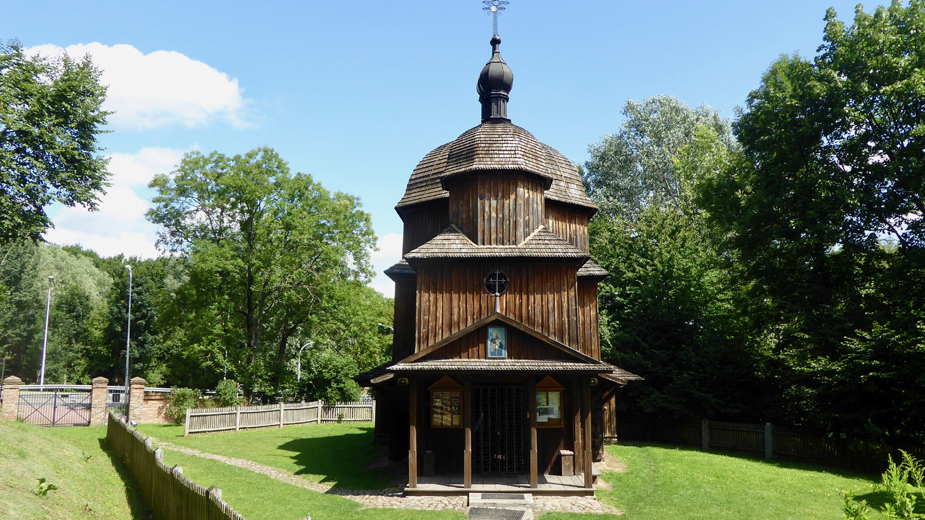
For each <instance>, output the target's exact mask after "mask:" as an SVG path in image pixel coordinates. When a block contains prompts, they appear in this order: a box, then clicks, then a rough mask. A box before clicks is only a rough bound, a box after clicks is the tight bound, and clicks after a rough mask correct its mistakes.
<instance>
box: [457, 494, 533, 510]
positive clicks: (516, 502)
mask: <svg viewBox="0 0 925 520" xmlns="http://www.w3.org/2000/svg"><path fill="white" fill-rule="evenodd" d="M532 505H533V494H531V493H469V507H475V506H487V507H492V506H496V507H504V506H511V507H518V506H520V507H530V506H532Z"/></svg>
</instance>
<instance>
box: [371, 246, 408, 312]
mask: <svg viewBox="0 0 925 520" xmlns="http://www.w3.org/2000/svg"><path fill="white" fill-rule="evenodd" d="M376 246H378V247H379V251H374V252H373V253H372V254H371V255H370V256H371V258H372V261H373V270H374V271H375V272H376V276H375V278H373V281H372V282H370V284H369V286H370V287H372V288H373V289H375V290H377V291H379V292H380V293H382V294H383V295H384V296H386V297H388V298H393V297H394V296H395V282H393V281H392V280H391V279H390V278H389V277H388V276H386V275H385V274H383V273H382V272H383V271H385V270H386V269H388V268H389V267H392V266H393V265H395V264H397V263H398V261H399V260H401V247H402V236H401V235H399V234H397V233H388V234H386V235H384V236H383V237H381V238H380V239H379V241H378V242H377V243H376Z"/></svg>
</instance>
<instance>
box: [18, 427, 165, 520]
mask: <svg viewBox="0 0 925 520" xmlns="http://www.w3.org/2000/svg"><path fill="white" fill-rule="evenodd" d="M39 478H44V479H46V484H53V485H54V486H56V487H57V489H55V490H52V491H48V492H47V494H46V495H45V496H44V497H42V496H38V494H36V491H37V490H38V479H39ZM147 513H148V510H147V508H146V507H145V506H144V503H143V500H142V499H141V497H140V496H139V495H138V494H137V493H135V483H134V480H133V479H132V477H131V475H130V473H129V472H128V471H127V470H126V469H125V467H124V466H123V465H122V464H121V462H120V461H118V460H117V458H116V457H114V456H110V452H109V447H108V445H106V428H105V427H92V428H81V427H71V428H44V427H40V426H33V425H30V424H24V423H20V422H6V421H3V422H0V518H3V519H6V518H10V519H12V518H15V519H25V520H31V519H36V520H38V519H43V520H44V519H48V518H56V519H59V518H60V519H78V518H81V519H82V518H87V519H90V518H92V519H104V520H108V519H112V520H117V519H126V518H132V519H138V520H140V519H144V518H147V516H146V515H147Z"/></svg>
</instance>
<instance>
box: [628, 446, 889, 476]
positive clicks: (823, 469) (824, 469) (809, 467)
mask: <svg viewBox="0 0 925 520" xmlns="http://www.w3.org/2000/svg"><path fill="white" fill-rule="evenodd" d="M618 445H619V446H623V447H628V448H662V449H666V450H679V451H691V452H698V453H706V454H710V455H714V456H717V457H729V458H733V459H741V460H749V461H752V462H756V463H759V464H764V465H767V466H772V467H776V468H784V469H798V470H801V471H815V472H817V473H827V474H829V475H836V476H839V477H845V478H853V479H861V480H867V481H869V482H871V483H872V484H876V483H879V482H880V475H871V474H870V473H861V472H859V471H852V470H850V469H845V468H835V467H831V466H818V465H815V464H806V463H803V462H789V461H784V460H776V459H766V458H764V457H756V456H754V455H744V454H741V453H731V452H728V451H720V450H715V451H713V450H710V451H704V450H702V449H701V448H699V447H697V446H683V445H682V446H679V445H675V444H661V443H658V442H636V441H633V442H632V443H623V442H621V443H619V444H618Z"/></svg>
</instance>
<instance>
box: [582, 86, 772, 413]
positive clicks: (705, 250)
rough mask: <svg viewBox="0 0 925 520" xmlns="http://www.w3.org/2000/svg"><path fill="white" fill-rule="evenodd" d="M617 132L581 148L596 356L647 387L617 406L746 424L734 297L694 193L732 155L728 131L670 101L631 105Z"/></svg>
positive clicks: (747, 352)
mask: <svg viewBox="0 0 925 520" xmlns="http://www.w3.org/2000/svg"><path fill="white" fill-rule="evenodd" d="M624 114H625V115H626V117H627V119H626V121H625V122H624V123H623V128H622V130H621V132H620V133H619V134H617V135H614V136H608V137H606V138H605V140H604V141H603V142H601V143H598V144H596V145H592V146H591V148H590V152H591V159H590V160H589V161H588V162H587V163H586V165H585V172H586V174H585V177H584V180H585V183H586V186H587V187H588V192H589V194H590V196H591V198H592V200H594V202H595V203H596V204H598V205H599V206H601V207H602V210H601V212H600V214H599V215H598V216H597V217H595V219H594V221H593V222H592V224H591V227H590V233H591V253H592V256H594V258H595V259H596V260H597V261H598V262H599V263H600V264H601V265H602V266H603V267H604V268H606V269H607V270H608V271H610V273H611V274H610V276H609V277H608V278H607V279H606V280H605V281H604V282H603V283H602V284H601V285H600V308H601V314H602V317H603V320H602V339H603V355H604V357H605V359H607V360H609V361H611V362H614V363H616V364H618V365H619V366H621V367H624V368H626V369H628V370H630V371H632V372H634V373H637V374H640V375H642V376H643V377H645V381H643V382H640V383H634V384H633V385H632V386H631V387H628V388H627V389H626V391H625V392H621V397H622V399H623V403H622V404H623V406H625V407H626V408H628V409H630V410H632V411H636V412H645V413H650V414H657V415H662V416H668V417H684V418H699V417H705V416H710V417H730V418H731V417H746V416H749V409H750V406H751V403H753V402H754V399H755V395H756V393H757V386H756V378H757V374H756V370H755V356H754V352H753V350H752V342H750V341H749V338H748V337H747V327H746V322H745V320H743V317H742V315H741V314H740V313H739V312H738V308H739V307H738V305H737V302H738V299H739V298H741V296H742V291H741V288H740V287H739V286H738V285H737V281H738V280H737V279H736V278H735V277H734V276H732V274H731V271H732V270H733V267H734V266H732V265H731V262H729V259H728V255H725V254H724V252H723V250H722V249H720V244H721V241H720V240H719V237H718V236H717V235H716V234H715V233H714V231H713V229H712V228H710V227H709V226H706V225H705V222H704V215H703V211H702V210H701V208H700V207H699V206H698V205H697V204H695V201H694V198H693V194H694V192H695V189H694V188H695V186H696V184H697V183H698V182H700V179H702V178H704V177H706V176H709V175H715V174H716V170H721V169H723V168H725V167H726V164H727V163H728V162H729V161H731V160H732V157H733V156H734V155H735V153H736V144H735V142H734V139H733V138H732V136H731V133H730V132H731V129H730V126H729V123H728V122H727V121H726V120H724V119H722V118H720V117H719V115H718V114H717V113H715V112H714V111H712V110H711V109H710V108H709V107H707V106H701V107H698V108H693V109H692V108H689V107H687V106H686V105H685V104H684V103H682V102H681V101H679V100H677V99H674V98H672V97H670V96H659V97H655V98H650V99H647V100H645V101H642V102H633V101H630V102H628V103H627V105H626V108H625V110H624Z"/></svg>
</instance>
